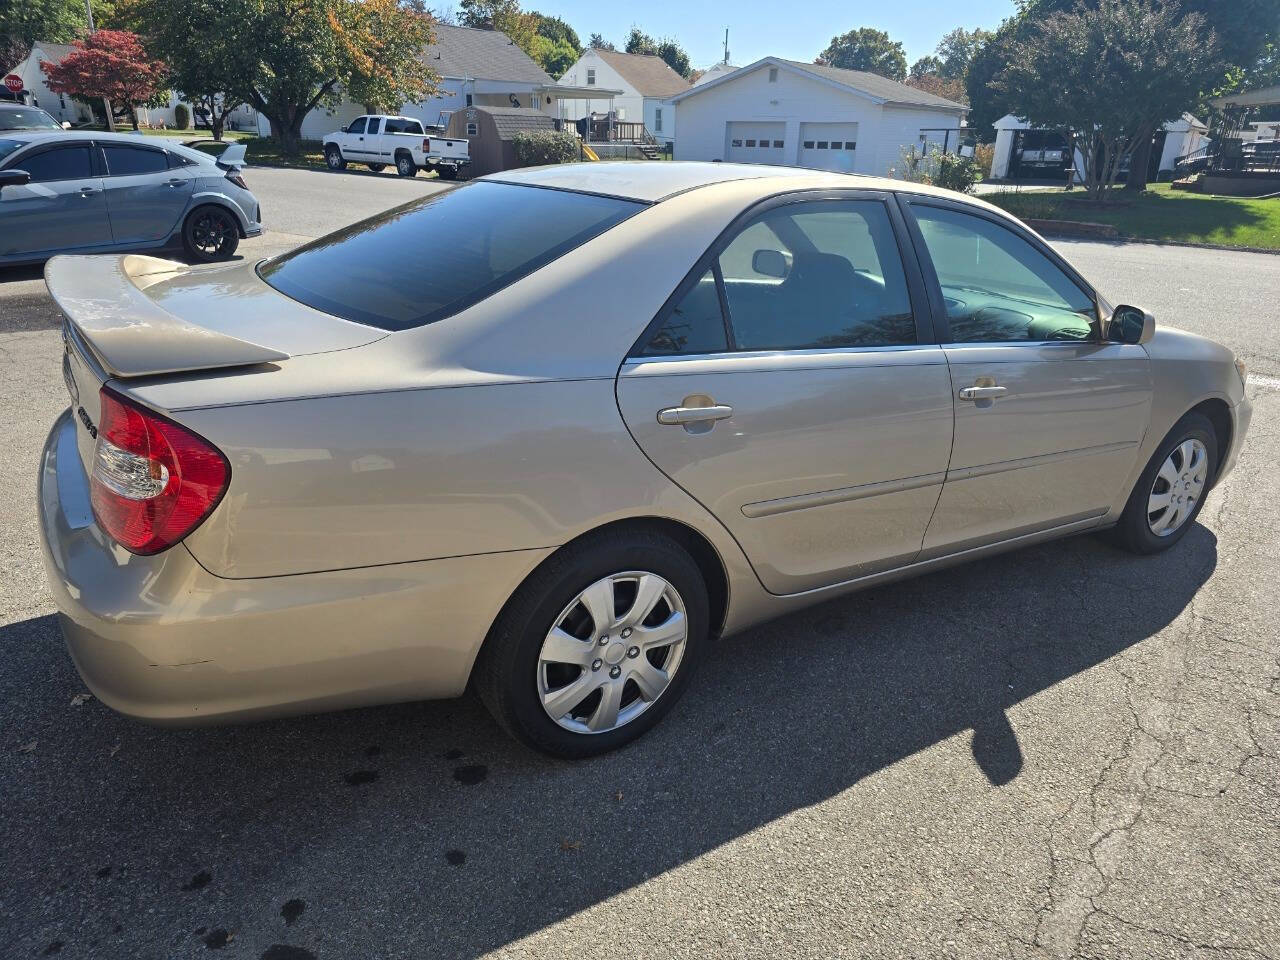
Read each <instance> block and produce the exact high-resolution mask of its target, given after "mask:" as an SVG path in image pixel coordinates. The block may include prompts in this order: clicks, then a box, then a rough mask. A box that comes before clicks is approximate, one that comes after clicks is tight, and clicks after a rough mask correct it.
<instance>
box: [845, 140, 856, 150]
mask: <svg viewBox="0 0 1280 960" xmlns="http://www.w3.org/2000/svg"><path fill="white" fill-rule="evenodd" d="M844 148H845V149H846V150H857V149H858V141H856V140H846V141H845V142H844Z"/></svg>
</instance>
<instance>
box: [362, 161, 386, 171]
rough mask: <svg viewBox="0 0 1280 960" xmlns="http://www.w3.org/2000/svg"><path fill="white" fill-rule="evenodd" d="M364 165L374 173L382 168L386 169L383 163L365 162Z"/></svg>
mask: <svg viewBox="0 0 1280 960" xmlns="http://www.w3.org/2000/svg"><path fill="white" fill-rule="evenodd" d="M365 166H367V167H368V168H369V169H370V170H372V171H373V172H374V173H381V172H382V171H383V170H385V169H387V165H386V164H385V163H367V164H365Z"/></svg>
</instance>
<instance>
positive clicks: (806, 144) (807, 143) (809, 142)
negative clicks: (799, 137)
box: [804, 140, 813, 150]
mask: <svg viewBox="0 0 1280 960" xmlns="http://www.w3.org/2000/svg"><path fill="white" fill-rule="evenodd" d="M804 148H805V149H806V150H812V149H813V141H812V140H806V141H805V142H804Z"/></svg>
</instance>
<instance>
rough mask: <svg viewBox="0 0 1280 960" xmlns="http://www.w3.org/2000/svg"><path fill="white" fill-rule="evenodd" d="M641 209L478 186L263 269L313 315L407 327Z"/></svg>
mask: <svg viewBox="0 0 1280 960" xmlns="http://www.w3.org/2000/svg"><path fill="white" fill-rule="evenodd" d="M644 207H645V204H643V203H637V202H634V201H630V200H621V199H618V198H617V197H600V196H594V195H592V194H585V193H572V192H569V191H566V190H545V189H540V188H537V187H523V186H516V185H513V184H506V183H486V182H474V183H469V184H466V185H464V186H462V187H458V188H456V189H453V190H446V191H444V192H442V193H436V194H432V195H431V196H428V197H423V198H421V199H419V200H414V201H411V202H410V203H406V204H404V205H402V206H399V207H394V208H392V209H391V210H387V211H385V212H384V213H380V214H378V215H377V216H375V217H371V218H370V219H368V220H363V221H361V222H360V223H355V224H352V225H351V226H349V227H346V228H344V229H342V230H339V231H337V232H336V233H332V234H330V235H329V236H327V237H321V238H320V239H319V240H313V241H312V242H311V243H308V244H306V245H304V246H302V247H299V248H297V249H296V250H293V251H290V252H289V253H287V254H285V255H283V256H281V257H277V258H276V259H274V260H268V261H266V262H265V263H263V264H262V265H261V266H260V267H259V268H258V272H259V275H260V276H261V277H262V279H263V280H265V281H266V282H267V283H268V284H270V285H271V286H272V287H274V288H275V289H276V290H279V291H280V292H281V293H283V294H285V295H286V296H288V297H292V298H293V299H294V300H297V301H299V302H301V303H305V304H306V305H307V306H310V307H314V308H316V309H317V310H323V311H324V312H326V313H330V314H333V315H334V316H338V317H342V318H344V319H346V320H352V321H355V322H356V323H365V324H369V325H370V326H374V327H380V328H381V329H383V330H406V329H409V328H411V327H417V326H421V325H423V324H426V323H433V322H435V321H437V320H441V319H443V318H445V317H448V316H451V315H453V314H455V313H458V312H459V311H461V310H464V309H466V308H467V307H469V306H471V305H472V304H474V303H477V302H479V301H480V300H483V299H484V298H485V297H488V296H491V295H492V294H494V293H496V292H497V291H499V290H501V289H502V288H503V287H506V286H508V285H509V284H512V283H514V282H515V281H517V280H519V279H520V278H521V277H524V276H526V275H528V274H530V273H532V272H533V271H534V270H537V269H538V268H540V267H542V266H545V265H546V264H548V263H550V262H551V261H552V260H554V259H556V258H557V257H559V256H561V255H563V254H565V253H567V252H569V251H570V250H572V249H574V248H575V247H577V246H579V245H581V244H583V243H585V242H586V241H588V240H590V239H591V238H593V237H596V236H599V235H600V234H602V233H604V232H605V231H606V230H608V229H610V228H611V227H613V226H615V225H616V224H618V223H620V222H622V221H623V220H625V219H627V218H628V217H630V216H632V215H633V214H635V213H637V212H639V211H640V210H643V209H644Z"/></svg>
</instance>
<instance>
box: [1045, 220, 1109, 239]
mask: <svg viewBox="0 0 1280 960" xmlns="http://www.w3.org/2000/svg"><path fill="white" fill-rule="evenodd" d="M1022 222H1023V223H1025V224H1026V225H1027V226H1029V227H1030V228H1031V229H1032V230H1035V231H1036V232H1037V233H1044V234H1054V235H1056V236H1060V237H1084V238H1086V239H1095V240H1118V239H1119V238H1120V231H1119V230H1118V229H1117V228H1115V227H1113V226H1111V225H1110V224H1107V223H1091V222H1089V221H1087V220H1037V219H1027V220H1023V221H1022Z"/></svg>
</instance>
